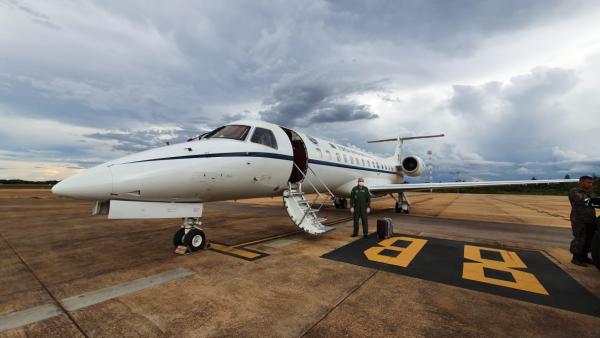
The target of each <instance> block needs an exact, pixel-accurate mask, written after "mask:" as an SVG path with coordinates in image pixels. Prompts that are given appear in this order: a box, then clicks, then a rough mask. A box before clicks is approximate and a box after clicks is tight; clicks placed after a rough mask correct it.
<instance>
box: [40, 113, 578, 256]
mask: <svg viewBox="0 0 600 338" xmlns="http://www.w3.org/2000/svg"><path fill="white" fill-rule="evenodd" d="M441 136H443V135H428V136H413V137H397V138H393V139H384V140H377V141H371V142H390V141H393V142H396V150H395V154H394V155H393V156H392V157H389V158H381V157H378V156H375V155H372V154H369V153H367V152H364V151H361V150H358V149H355V148H351V147H348V146H343V145H340V144H337V143H334V142H330V141H327V140H324V139H321V138H317V137H312V136H309V135H307V134H304V133H302V132H299V131H297V130H292V129H289V128H285V127H281V126H278V125H275V124H271V123H267V122H263V121H237V122H233V123H231V124H228V125H225V126H223V127H219V128H217V129H215V130H213V131H211V132H209V133H206V134H203V135H201V136H198V137H196V138H194V139H190V140H188V142H185V143H179V144H173V145H167V146H164V147H160V148H157V149H151V150H147V151H143V152H140V153H136V154H132V155H129V156H125V157H122V158H119V159H116V160H113V161H110V162H106V163H104V164H101V165H99V166H96V167H93V168H91V169H88V170H86V171H84V172H82V173H80V174H77V175H74V176H72V177H69V178H67V179H65V180H63V181H61V182H59V183H58V184H56V185H55V186H54V187H53V188H52V192H53V193H55V194H58V195H62V196H68V197H73V198H81V199H89V200H95V201H97V202H96V205H95V207H94V210H93V214H94V215H96V214H105V213H108V218H109V219H131V218H183V225H181V228H180V229H179V230H178V231H177V232H176V233H175V236H174V239H173V243H174V245H175V246H179V245H185V246H187V247H188V248H189V249H190V250H192V251H196V250H199V249H202V248H204V247H205V244H206V236H205V234H204V232H203V231H202V229H201V228H200V225H201V222H200V218H201V216H202V211H203V203H205V202H214V201H225V200H238V199H245V198H255V197H272V196H277V195H279V196H281V195H283V200H284V205H285V207H286V210H287V212H288V214H289V215H290V217H291V219H292V221H293V222H294V223H295V224H297V225H298V226H299V227H300V228H302V229H303V230H305V231H306V232H308V233H310V234H313V235H318V234H322V233H324V232H327V231H329V230H331V229H333V228H332V227H328V226H325V225H323V224H322V222H323V221H324V219H322V218H319V217H318V216H317V213H318V212H319V211H320V210H321V208H322V207H323V205H324V203H323V202H321V203H320V206H319V207H318V208H316V209H315V208H313V207H312V205H313V204H316V203H314V202H316V200H314V201H313V203H311V202H310V201H308V200H307V199H306V198H305V196H304V193H314V194H317V196H321V195H322V194H321V192H322V191H323V192H326V194H327V195H328V196H329V197H328V198H329V201H331V200H333V203H334V205H335V206H336V208H346V207H347V202H346V198H348V197H350V192H351V190H352V188H353V187H354V186H355V184H356V179H357V177H363V178H364V180H365V185H367V186H368V187H369V189H370V191H371V193H372V194H373V196H374V197H384V196H386V195H390V196H391V197H393V198H394V199H395V200H396V212H405V213H408V212H409V211H410V201H409V200H408V198H407V197H406V195H405V192H407V191H412V190H429V189H440V188H463V187H481V186H500V185H522V184H541V183H563V182H575V181H577V180H572V179H571V180H567V179H561V180H537V181H531V180H530V181H488V182H449V183H415V184H403V180H404V176H405V175H406V176H420V175H421V174H422V173H423V170H424V162H423V160H422V159H421V158H419V157H417V156H414V155H411V156H405V157H402V144H403V142H404V141H406V140H412V139H420V138H430V137H441ZM302 183H307V184H304V185H302Z"/></svg>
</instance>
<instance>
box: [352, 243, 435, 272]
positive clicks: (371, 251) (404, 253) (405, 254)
mask: <svg viewBox="0 0 600 338" xmlns="http://www.w3.org/2000/svg"><path fill="white" fill-rule="evenodd" d="M398 241H407V242H410V244H409V245H408V246H407V247H406V248H402V247H398V246H394V244H395V243H396V242H398ZM425 243H427V240H425V239H420V238H410V237H392V238H388V239H384V240H383V241H381V242H379V243H377V244H379V245H381V246H373V247H370V248H368V249H367V250H365V252H364V254H365V256H366V257H367V259H368V260H370V261H374V262H379V263H385V264H391V265H397V266H401V267H404V268H406V267H407V266H408V265H409V264H410V262H412V260H413V259H414V258H415V257H416V256H417V254H418V253H419V252H420V251H421V249H423V246H425ZM383 250H392V251H396V252H398V255H397V256H395V257H391V256H386V255H381V252H382V251H383Z"/></svg>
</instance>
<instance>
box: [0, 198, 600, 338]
mask: <svg viewBox="0 0 600 338" xmlns="http://www.w3.org/2000/svg"><path fill="white" fill-rule="evenodd" d="M409 196H410V199H411V201H412V202H413V206H412V209H411V214H410V215H406V214H397V213H395V212H394V210H393V208H391V207H393V201H392V200H390V199H385V200H379V201H374V202H373V212H372V215H371V216H370V231H371V233H373V232H374V231H375V224H376V219H378V218H383V217H390V218H392V219H393V221H394V224H395V233H396V235H395V237H394V238H392V239H390V241H387V242H383V241H380V240H379V239H377V238H376V237H375V235H374V234H371V235H370V237H369V238H368V239H361V238H359V239H357V238H352V237H350V234H351V232H352V222H351V221H350V220H349V216H350V213H349V211H348V210H343V209H334V208H327V209H325V210H323V211H322V213H321V215H323V216H325V217H327V218H328V220H329V222H332V223H335V226H336V227H337V229H336V230H334V231H331V232H329V233H326V234H324V235H322V236H320V237H312V236H309V235H306V234H304V233H301V232H299V231H298V228H297V227H296V226H295V225H294V224H293V223H292V222H291V221H290V220H289V218H288V216H287V214H286V213H285V210H284V209H283V207H282V200H281V198H272V199H271V198H265V199H255V200H244V201H228V202H218V203H210V204H206V205H205V212H204V217H203V225H202V226H203V228H204V230H205V232H206V234H207V236H208V239H209V240H210V241H211V243H212V245H211V248H210V249H207V250H202V251H199V252H196V253H193V254H189V255H184V256H180V255H176V254H174V253H173V247H172V237H173V234H174V232H175V231H176V230H177V228H178V226H179V221H177V220H115V221H113V220H111V221H109V220H107V219H106V216H90V214H91V208H92V203H91V202H87V201H78V200H72V199H67V198H62V197H57V196H54V195H52V194H51V193H50V191H48V190H44V189H31V190H27V189H15V190H11V189H2V190H0V215H1V216H2V217H0V236H1V238H0V263H1V264H0V337H81V336H83V337H115V336H123V337H171V336H177V337H228V336H242V337H331V336H352V337H367V336H368V337H370V336H384V337H392V336H394V337H431V336H450V335H452V336H503V337H524V336H526V337H565V336H569V337H573V336H577V337H598V336H599V332H600V331H599V330H600V329H599V328H600V317H599V315H598V314H599V313H600V301H599V299H600V278H599V277H600V271H599V270H597V269H596V268H595V267H593V266H589V267H587V268H583V267H577V266H574V265H572V264H570V258H571V257H570V254H569V252H568V246H569V242H570V239H571V234H570V226H569V221H568V214H569V211H570V209H569V205H568V201H567V199H566V197H561V196H550V197H548V196H520V195H519V196H517V195H469V194H458V193H457V194H450V193H449V194H430V193H413V194H410V195H409ZM473 252H476V253H478V255H479V257H473ZM403 264H404V265H406V266H403ZM478 273H479V274H478Z"/></svg>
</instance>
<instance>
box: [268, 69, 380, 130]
mask: <svg viewBox="0 0 600 338" xmlns="http://www.w3.org/2000/svg"><path fill="white" fill-rule="evenodd" d="M345 87H346V86H343V85H341V84H340V85H337V86H335V85H332V84H331V83H328V82H326V81H320V80H314V81H306V80H295V81H290V82H289V83H287V84H285V85H282V86H279V87H278V88H276V89H275V90H274V91H273V96H272V98H270V99H268V100H267V101H266V103H268V105H269V109H268V110H265V111H262V112H261V113H260V114H261V118H262V119H264V120H266V121H270V122H273V123H277V124H280V125H286V126H309V125H311V124H313V123H330V122H349V121H356V120H369V119H375V118H378V117H379V116H378V115H377V114H375V113H373V112H371V111H370V110H369V107H368V106H367V105H363V104H358V103H355V102H353V101H352V100H351V99H350V98H349V95H350V94H352V92H353V91H355V90H356V89H354V88H347V87H346V88H345Z"/></svg>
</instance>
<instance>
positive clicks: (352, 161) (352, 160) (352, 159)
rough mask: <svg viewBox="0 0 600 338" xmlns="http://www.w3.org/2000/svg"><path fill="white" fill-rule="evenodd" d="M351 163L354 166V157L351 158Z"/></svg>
mask: <svg viewBox="0 0 600 338" xmlns="http://www.w3.org/2000/svg"><path fill="white" fill-rule="evenodd" d="M350 163H352V164H354V157H352V156H350Z"/></svg>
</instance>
